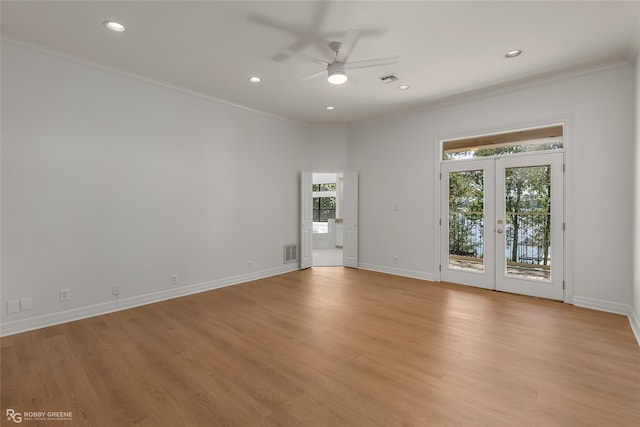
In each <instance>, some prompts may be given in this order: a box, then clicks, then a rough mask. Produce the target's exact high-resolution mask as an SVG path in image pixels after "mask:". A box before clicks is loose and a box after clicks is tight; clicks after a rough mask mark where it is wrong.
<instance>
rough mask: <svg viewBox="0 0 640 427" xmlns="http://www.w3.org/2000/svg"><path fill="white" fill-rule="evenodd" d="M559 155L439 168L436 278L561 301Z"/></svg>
mask: <svg viewBox="0 0 640 427" xmlns="http://www.w3.org/2000/svg"><path fill="white" fill-rule="evenodd" d="M562 163H563V154H562V153H552V154H536V155H522V156H505V157H497V158H481V159H473V160H460V161H450V162H447V163H444V164H443V165H442V168H441V171H442V189H441V194H442V201H441V230H442V232H441V243H442V247H441V254H442V255H441V267H440V268H441V279H442V280H444V281H448V282H454V283H461V284H466V285H470V286H477V287H482V288H487V289H496V290H500V291H505V292H511V293H518V294H525V295H532V296H538V297H543V298H550V299H557V300H562V299H563V296H564V291H563V264H564V261H563V250H564V249H563V240H564V238H563V218H564V212H563V173H562Z"/></svg>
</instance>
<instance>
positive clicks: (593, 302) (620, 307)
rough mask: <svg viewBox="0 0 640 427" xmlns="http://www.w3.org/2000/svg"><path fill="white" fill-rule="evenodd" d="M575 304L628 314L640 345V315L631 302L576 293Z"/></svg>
mask: <svg viewBox="0 0 640 427" xmlns="http://www.w3.org/2000/svg"><path fill="white" fill-rule="evenodd" d="M573 305H577V306H578V307H584V308H591V309H593V310H600V311H606V312H609V313H615V314H622V315H625V316H627V318H628V319H629V324H630V325H631V330H632V331H633V335H635V337H636V341H637V342H638V345H640V320H639V319H640V316H638V314H636V313H635V312H634V310H633V307H631V306H630V305H629V304H620V303H617V302H611V301H604V300H599V299H595V298H587V297H581V296H577V295H576V296H574V297H573Z"/></svg>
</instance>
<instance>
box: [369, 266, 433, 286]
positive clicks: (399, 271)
mask: <svg viewBox="0 0 640 427" xmlns="http://www.w3.org/2000/svg"><path fill="white" fill-rule="evenodd" d="M358 267H359V268H361V269H362V270H369V271H377V272H378V273H387V274H393V275H396V276H403V277H410V278H412V279H420V280H428V281H430V282H433V275H432V274H430V273H425V272H422V271H415V270H407V269H403V268H395V267H387V266H384V265H376V264H366V263H360V264H358Z"/></svg>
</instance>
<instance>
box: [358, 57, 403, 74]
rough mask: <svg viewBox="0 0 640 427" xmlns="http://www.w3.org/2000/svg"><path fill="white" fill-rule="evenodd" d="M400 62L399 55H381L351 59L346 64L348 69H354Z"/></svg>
mask: <svg viewBox="0 0 640 427" xmlns="http://www.w3.org/2000/svg"><path fill="white" fill-rule="evenodd" d="M398 62H400V57H399V56H397V55H394V56H383V57H378V58H370V59H363V60H360V61H353V62H350V63H348V64H347V67H348V69H349V70H356V69H358V68H369V67H381V66H383V65H393V64H397V63H398Z"/></svg>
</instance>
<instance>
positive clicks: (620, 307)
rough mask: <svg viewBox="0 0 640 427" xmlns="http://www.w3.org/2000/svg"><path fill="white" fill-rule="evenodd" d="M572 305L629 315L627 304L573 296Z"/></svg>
mask: <svg viewBox="0 0 640 427" xmlns="http://www.w3.org/2000/svg"><path fill="white" fill-rule="evenodd" d="M573 305H576V306H578V307H584V308H591V309H593V310H599V311H606V312H608V313H615V314H624V315H628V314H629V305H628V304H620V303H618V302H612V301H605V300H600V299H595V298H588V297H581V296H579V295H574V296H573Z"/></svg>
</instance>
